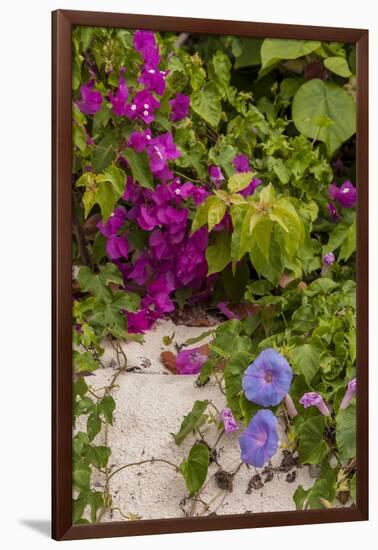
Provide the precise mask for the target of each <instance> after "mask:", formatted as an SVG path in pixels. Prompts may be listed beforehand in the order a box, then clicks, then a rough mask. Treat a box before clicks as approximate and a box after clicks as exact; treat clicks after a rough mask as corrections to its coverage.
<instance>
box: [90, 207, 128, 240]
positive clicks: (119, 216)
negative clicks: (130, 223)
mask: <svg viewBox="0 0 378 550" xmlns="http://www.w3.org/2000/svg"><path fill="white" fill-rule="evenodd" d="M125 220H126V210H125V209H124V208H123V207H122V206H117V208H116V209H115V210H114V212H112V214H111V215H110V217H109V219H108V220H107V222H106V223H103V222H102V221H100V222H98V224H97V227H98V229H99V230H100V232H101V234H102V235H104V236H105V237H112V236H113V235H116V234H117V233H118V231H119V230H120V229H121V227H122V226H123V224H124V223H125Z"/></svg>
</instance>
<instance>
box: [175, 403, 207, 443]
mask: <svg viewBox="0 0 378 550" xmlns="http://www.w3.org/2000/svg"><path fill="white" fill-rule="evenodd" d="M208 404H209V401H208V400H207V399H205V400H204V401H195V402H194V405H193V408H192V410H191V411H190V413H188V414H187V415H186V416H184V419H183V421H182V422H181V426H180V429H179V431H178V432H177V434H175V435H174V438H175V443H176V445H180V444H181V443H182V442H183V441H184V439H185V438H186V437H187V436H188V435H189V434H190V433H191V432H192V431H193V430H194V429H195V428H199V427H200V426H202V424H204V422H206V420H207V415H205V414H204V412H205V410H206V408H207V406H208Z"/></svg>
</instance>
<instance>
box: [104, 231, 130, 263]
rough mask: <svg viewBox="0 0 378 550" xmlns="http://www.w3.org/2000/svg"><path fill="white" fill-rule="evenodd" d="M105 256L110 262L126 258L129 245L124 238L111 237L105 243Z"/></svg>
mask: <svg viewBox="0 0 378 550" xmlns="http://www.w3.org/2000/svg"><path fill="white" fill-rule="evenodd" d="M106 254H107V255H108V257H109V258H110V259H111V260H118V259H119V258H127V256H128V254H129V243H128V242H127V239H126V237H124V236H121V237H119V236H117V235H113V236H111V237H109V238H108V239H107V241H106Z"/></svg>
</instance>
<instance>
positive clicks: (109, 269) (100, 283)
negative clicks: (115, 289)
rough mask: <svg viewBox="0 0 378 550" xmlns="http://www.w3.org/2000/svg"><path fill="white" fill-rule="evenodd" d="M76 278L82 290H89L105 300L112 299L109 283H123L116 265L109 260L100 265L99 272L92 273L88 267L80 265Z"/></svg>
mask: <svg viewBox="0 0 378 550" xmlns="http://www.w3.org/2000/svg"><path fill="white" fill-rule="evenodd" d="M77 280H78V281H79V285H80V288H81V290H82V291H83V292H91V293H92V294H94V295H95V296H96V297H97V298H101V299H104V300H105V301H110V300H111V299H112V292H111V290H110V289H109V288H108V285H109V283H115V284H118V285H123V279H122V275H121V272H120V271H119V269H118V267H117V266H116V265H114V264H113V263H110V262H109V263H107V264H106V265H105V266H104V267H101V268H100V272H99V273H93V271H91V270H90V269H89V267H85V266H84V267H81V268H80V269H79V272H78V275H77Z"/></svg>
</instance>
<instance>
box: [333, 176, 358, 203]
mask: <svg viewBox="0 0 378 550" xmlns="http://www.w3.org/2000/svg"><path fill="white" fill-rule="evenodd" d="M328 196H329V198H330V199H331V200H333V201H337V202H338V203H339V204H340V206H342V207H343V208H353V207H354V206H355V205H356V200H357V190H356V188H355V187H354V185H353V184H352V183H351V182H350V181H344V183H343V184H342V185H341V187H337V185H336V184H335V183H332V184H331V185H330V186H329V188H328Z"/></svg>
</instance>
